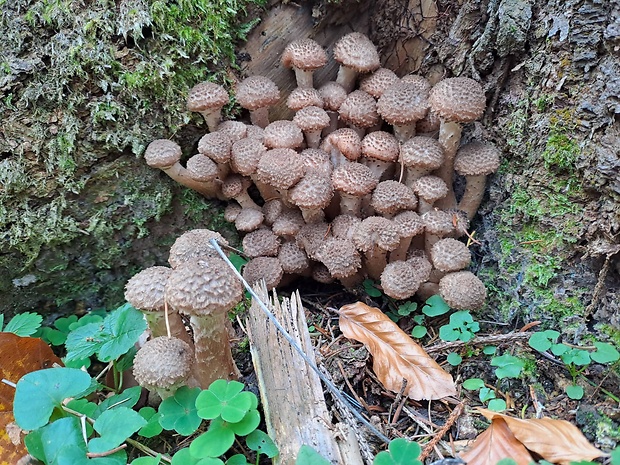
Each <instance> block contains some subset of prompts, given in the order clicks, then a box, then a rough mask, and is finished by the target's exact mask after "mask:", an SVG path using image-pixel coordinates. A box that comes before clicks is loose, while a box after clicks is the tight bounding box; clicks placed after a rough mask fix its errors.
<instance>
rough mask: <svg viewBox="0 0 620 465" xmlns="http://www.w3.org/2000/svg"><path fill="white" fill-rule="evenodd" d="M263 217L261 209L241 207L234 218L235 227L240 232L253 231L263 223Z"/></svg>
mask: <svg viewBox="0 0 620 465" xmlns="http://www.w3.org/2000/svg"><path fill="white" fill-rule="evenodd" d="M231 205H233V204H231ZM264 219H265V215H263V212H262V211H260V210H257V209H256V208H242V209H241V211H240V212H239V214H238V215H237V216H236V217H235V219H234V222H235V228H236V229H237V231H242V232H249V231H254V230H256V229H258V228H259V227H260V226H261V225H262V224H263V221H264Z"/></svg>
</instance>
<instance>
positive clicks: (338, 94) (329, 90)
mask: <svg viewBox="0 0 620 465" xmlns="http://www.w3.org/2000/svg"><path fill="white" fill-rule="evenodd" d="M319 94H320V95H321V97H322V98H323V109H325V110H329V111H338V109H339V108H340V105H342V102H344V100H345V99H346V98H347V91H346V90H345V89H344V87H342V86H341V85H340V84H338V83H337V82H336V81H329V82H328V83H326V84H324V85H323V86H321V87H320V88H319Z"/></svg>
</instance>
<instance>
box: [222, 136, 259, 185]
mask: <svg viewBox="0 0 620 465" xmlns="http://www.w3.org/2000/svg"><path fill="white" fill-rule="evenodd" d="M266 151H267V147H265V146H264V145H263V143H262V142H261V141H260V140H257V139H254V138H248V137H246V138H245V139H241V140H238V141H237V142H235V143H234V144H232V147H231V149H230V165H231V167H232V169H233V170H234V171H235V172H237V173H239V174H242V175H243V176H249V175H251V174H253V173H254V172H256V167H257V166H258V162H259V160H260V158H261V157H262V156H263V154H264V153H265V152H266Z"/></svg>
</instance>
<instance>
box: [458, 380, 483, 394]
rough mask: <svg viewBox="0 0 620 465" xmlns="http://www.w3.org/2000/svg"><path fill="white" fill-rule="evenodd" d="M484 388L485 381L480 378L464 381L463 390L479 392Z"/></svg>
mask: <svg viewBox="0 0 620 465" xmlns="http://www.w3.org/2000/svg"><path fill="white" fill-rule="evenodd" d="M483 387H484V381H483V380H481V379H480V378H469V379H466V380H465V381H463V388H464V389H467V390H468V391H477V390H478V389H481V388H483Z"/></svg>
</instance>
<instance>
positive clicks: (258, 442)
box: [245, 429, 279, 459]
mask: <svg viewBox="0 0 620 465" xmlns="http://www.w3.org/2000/svg"><path fill="white" fill-rule="evenodd" d="M245 444H246V445H247V446H248V447H249V448H250V449H252V450H254V451H256V452H258V453H259V454H265V455H266V456H267V457H269V458H270V459H272V458H274V457H275V456H276V455H278V453H279V451H278V448H277V447H276V445H275V444H274V442H273V441H272V440H271V438H270V437H269V435H268V434H267V433H265V432H263V431H261V430H259V429H257V430H255V431H252V432H251V433H250V434H248V436H247V437H246V438H245Z"/></svg>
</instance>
